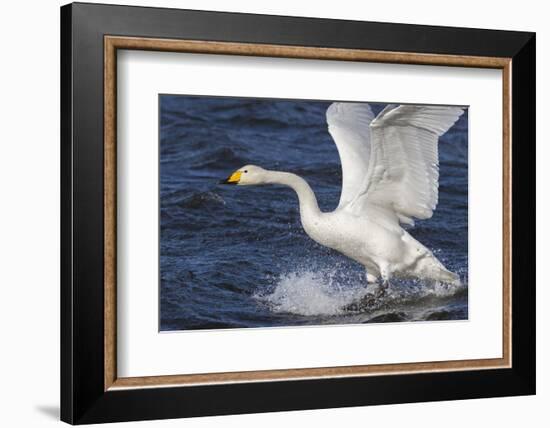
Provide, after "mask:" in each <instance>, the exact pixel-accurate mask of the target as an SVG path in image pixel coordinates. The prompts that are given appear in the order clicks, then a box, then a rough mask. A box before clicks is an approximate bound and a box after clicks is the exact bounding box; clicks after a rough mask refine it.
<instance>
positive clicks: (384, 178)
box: [327, 103, 464, 224]
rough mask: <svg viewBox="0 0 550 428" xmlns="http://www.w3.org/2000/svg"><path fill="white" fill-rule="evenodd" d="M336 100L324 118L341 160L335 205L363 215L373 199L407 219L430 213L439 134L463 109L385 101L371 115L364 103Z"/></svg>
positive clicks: (410, 221) (434, 194) (435, 198)
mask: <svg viewBox="0 0 550 428" xmlns="http://www.w3.org/2000/svg"><path fill="white" fill-rule="evenodd" d="M335 104H336V107H333V106H334V105H335ZM335 104H333V105H331V107H330V108H329V111H331V114H330V115H329V112H328V111H327V121H328V123H329V131H330V133H331V135H332V137H333V139H334V141H335V142H336V146H337V148H338V153H339V154H340V158H341V161H342V176H343V182H342V195H341V197H340V204H339V208H345V209H347V210H349V211H351V212H353V213H355V214H357V215H362V214H364V213H365V212H366V211H367V210H368V209H369V207H372V206H373V205H376V206H377V207H379V208H382V209H384V210H386V212H387V213H388V214H393V215H394V216H395V219H396V220H398V221H400V222H402V223H408V224H414V222H413V218H418V219H427V218H430V217H431V216H432V214H433V210H434V209H435V207H436V206H437V202H438V187H439V155H438V140H439V137H440V136H441V135H443V134H444V133H445V132H447V131H448V130H449V128H450V127H451V126H452V125H453V124H454V123H455V122H456V121H457V120H458V118H459V117H460V115H462V113H463V112H464V110H463V109H462V108H460V107H443V106H418V105H400V106H396V105H388V106H387V107H386V108H385V109H384V110H383V111H382V112H380V114H379V115H378V116H377V117H376V118H375V119H373V118H372V116H373V115H372V110H371V109H370V107H369V108H368V109H366V108H365V106H366V104H357V103H335ZM367 112H370V116H369V115H368V114H367ZM360 145H363V146H365V147H359V146H360Z"/></svg>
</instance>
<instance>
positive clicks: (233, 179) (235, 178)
mask: <svg viewBox="0 0 550 428" xmlns="http://www.w3.org/2000/svg"><path fill="white" fill-rule="evenodd" d="M241 174H242V172H241V171H235V172H234V173H233V174H231V175H230V176H229V177H228V178H227V179H225V180H222V181H220V184H238V183H239V181H240V179H241Z"/></svg>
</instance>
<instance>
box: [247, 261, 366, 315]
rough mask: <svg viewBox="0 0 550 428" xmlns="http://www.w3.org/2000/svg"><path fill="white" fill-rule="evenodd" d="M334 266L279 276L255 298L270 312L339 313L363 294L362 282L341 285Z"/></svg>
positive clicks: (363, 285)
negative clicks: (268, 308) (273, 284)
mask: <svg viewBox="0 0 550 428" xmlns="http://www.w3.org/2000/svg"><path fill="white" fill-rule="evenodd" d="M342 282H344V281H342V279H341V277H340V275H339V272H337V270H336V269H321V270H300V271H296V272H290V273H287V274H283V275H281V276H280V277H279V278H278V280H277V281H276V284H275V288H274V289H273V290H272V291H271V292H270V293H269V294H257V295H256V296H255V297H256V298H257V299H258V300H260V301H262V302H264V303H266V304H267V305H269V307H270V308H271V310H272V311H273V312H285V313H293V314H297V315H306V316H311V315H338V314H341V313H343V311H344V308H345V307H346V306H347V305H349V304H350V303H352V302H354V301H357V300H359V299H361V297H363V296H364V295H365V294H366V293H367V288H366V287H365V284H364V283H363V284H361V283H357V284H355V285H352V284H351V285H350V284H343V283H342Z"/></svg>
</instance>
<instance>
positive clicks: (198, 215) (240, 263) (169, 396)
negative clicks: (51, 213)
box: [61, 3, 535, 424]
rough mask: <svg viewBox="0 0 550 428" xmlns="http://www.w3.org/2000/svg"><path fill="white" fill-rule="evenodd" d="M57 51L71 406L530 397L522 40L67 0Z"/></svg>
mask: <svg viewBox="0 0 550 428" xmlns="http://www.w3.org/2000/svg"><path fill="white" fill-rule="evenodd" d="M107 18H108V19H107ZM61 56H62V58H61V61H62V64H61V73H62V75H61V83H62V85H61V105H62V111H61V129H62V136H61V156H62V159H61V161H62V162H61V164H62V170H61V194H62V207H61V213H62V219H61V221H62V234H61V247H62V265H61V272H62V281H61V418H62V420H64V421H66V422H69V423H72V424H85V423H98V422H115V421H129V420H144V419H161V418H177V417H189V416H201V415H222V414H231V413H233V414H235V413H250V412H269V411H281V410H297V409H314V408H327V407H343V406H362V405H373V404H389V403H405V402H417V401H435V400H452V399H465V398H478V397H496V396H510V395H527V394H534V393H535V257H534V256H535V221H534V220H535V209H534V207H535V35H534V34H533V33H526V32H509V31H495V30H481V29H466V28H447V27H433V26H430V27H428V26H417V25H406V24H390V23H372V22H353V21H338V20H326V19H311V18H292V17H281V16H265V15H248V14H233V13H219V12H204V11H200V12H199V11H191V10H175V9H156V8H140V7H128V6H112V5H111V6H109V5H92V4H78V3H76V4H70V5H67V6H64V7H62V8H61Z"/></svg>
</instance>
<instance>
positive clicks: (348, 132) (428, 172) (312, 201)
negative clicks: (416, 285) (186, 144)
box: [220, 102, 464, 289]
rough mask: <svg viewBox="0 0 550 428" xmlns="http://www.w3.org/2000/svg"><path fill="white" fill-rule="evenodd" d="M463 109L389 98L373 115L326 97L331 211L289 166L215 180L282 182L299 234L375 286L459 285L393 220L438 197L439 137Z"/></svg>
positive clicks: (404, 219) (428, 211)
mask: <svg viewBox="0 0 550 428" xmlns="http://www.w3.org/2000/svg"><path fill="white" fill-rule="evenodd" d="M463 112H464V109H463V108H461V107H447V106H428V105H395V104H390V105H388V106H387V107H385V108H384V109H383V110H382V111H381V112H380V113H379V114H378V115H377V116H376V117H374V114H373V112H372V109H371V107H370V106H369V105H368V104H367V103H342V102H335V103H332V104H331V105H330V106H329V108H328V109H327V112H326V120H327V124H328V132H329V133H330V135H331V136H332V139H333V140H334V142H335V143H336V147H337V149H338V154H339V156H340V162H341V165H342V192H341V195H340V201H339V203H338V206H337V208H336V209H335V210H334V211H332V212H322V211H321V210H320V209H319V205H318V204H317V199H316V197H315V194H314V192H313V190H312V189H311V187H310V186H309V184H308V183H307V182H306V180H304V179H303V178H302V177H300V176H298V175H296V174H292V173H290V172H282V171H270V170H267V169H263V168H261V167H259V166H255V165H245V166H243V167H242V168H239V169H238V170H236V171H235V172H233V173H232V174H231V175H229V177H228V178H227V179H224V180H222V181H221V182H220V183H222V184H232V185H238V186H247V185H259V184H281V185H284V186H288V187H290V188H291V189H293V190H294V191H295V192H296V194H297V196H298V202H299V206H300V219H301V223H302V226H303V228H304V230H305V232H306V233H307V235H308V236H309V237H310V238H311V239H313V240H314V241H316V242H317V243H319V244H321V245H323V246H325V247H328V248H331V249H333V250H335V251H338V252H340V253H342V254H344V255H345V256H347V257H349V258H350V259H352V260H355V261H356V262H358V263H360V264H361V265H363V266H364V267H365V271H366V272H365V274H366V280H367V282H368V283H377V284H379V285H380V286H381V288H382V289H386V288H387V287H388V286H389V285H390V280H391V279H392V278H394V277H395V278H403V279H421V280H431V281H437V282H444V283H451V284H460V279H459V276H458V275H457V274H456V273H453V272H451V271H449V270H448V269H446V268H445V266H443V264H442V263H441V262H440V261H439V260H438V259H437V257H436V256H435V255H434V254H433V253H432V252H431V251H430V250H429V249H428V248H426V247H425V246H424V245H423V244H421V243H420V242H419V241H417V240H416V239H415V238H413V237H412V236H411V234H410V233H409V232H408V231H407V230H405V229H404V228H403V227H402V226H401V225H402V224H406V225H410V226H414V219H415V218H416V219H428V218H430V217H431V216H432V214H433V211H434V210H435V208H436V205H437V202H438V186H439V183H438V180H439V159H438V141H439V137H441V136H442V135H443V134H445V133H446V132H447V131H448V130H449V128H451V126H452V125H453V124H454V123H455V122H456V121H457V120H458V118H459V117H460V116H461V115H462V113H463ZM380 279H381V284H380Z"/></svg>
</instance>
